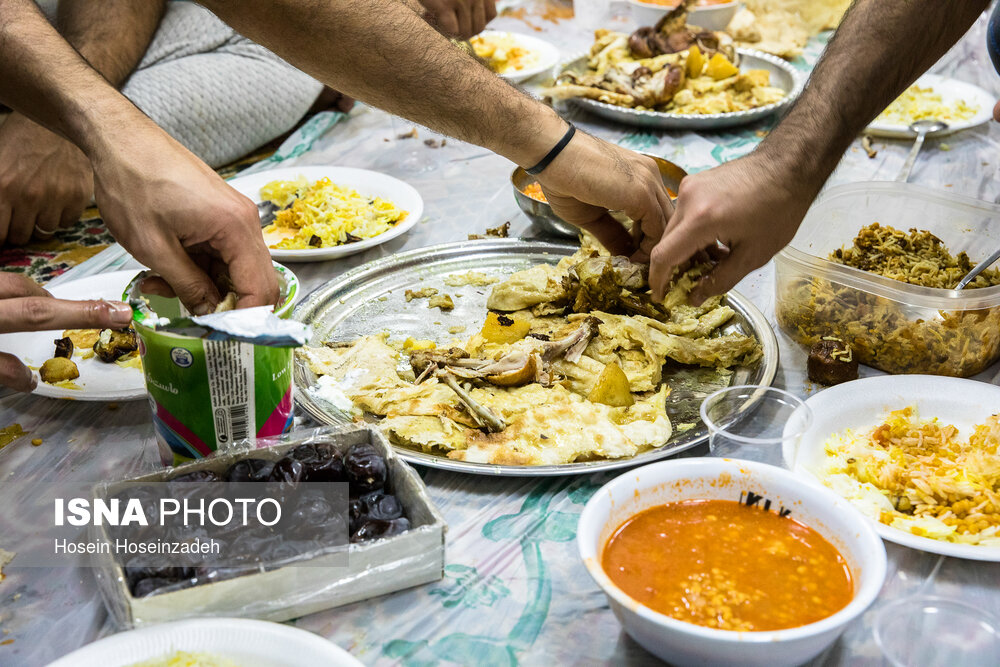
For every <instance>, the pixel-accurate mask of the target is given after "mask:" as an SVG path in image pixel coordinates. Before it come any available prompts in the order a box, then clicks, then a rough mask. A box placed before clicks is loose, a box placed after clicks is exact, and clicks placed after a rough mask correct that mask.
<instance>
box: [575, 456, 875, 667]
mask: <svg viewBox="0 0 1000 667" xmlns="http://www.w3.org/2000/svg"><path fill="white" fill-rule="evenodd" d="M577 544H578V546H579V549H580V556H581V557H582V558H583V562H584V565H585V566H586V568H587V570H588V571H589V572H590V575H591V576H592V577H593V578H594V581H595V582H597V584H598V586H600V587H601V588H602V589H603V590H604V592H605V594H606V595H607V597H608V603H609V604H610V606H611V609H612V611H613V612H614V614H615V616H616V617H617V618H618V620H619V622H620V623H621V624H622V626H623V628H624V629H625V632H627V633H628V634H629V635H631V637H632V638H633V639H634V640H635V641H636V642H638V643H639V644H640V645H642V646H643V647H644V648H645V649H646V650H648V651H649V652H650V653H653V654H654V655H656V656H658V657H660V658H662V659H663V660H666V661H667V662H670V663H671V664H676V665H706V664H740V665H761V666H764V665H766V666H768V667H774V666H778V665H799V664H802V663H804V662H806V661H808V660H810V659H811V658H814V657H815V656H817V655H819V654H820V653H821V652H822V651H823V650H824V649H825V648H827V647H828V646H829V645H830V644H832V643H833V642H834V641H836V640H837V638H838V637H839V636H840V635H841V633H843V631H844V630H845V628H846V627H847V626H848V624H850V623H851V622H852V621H854V620H855V619H856V618H858V617H859V616H860V615H861V614H862V612H864V611H865V609H867V608H868V606H869V605H871V603H872V602H873V601H874V600H875V598H876V596H877V595H878V593H879V591H880V590H881V588H882V583H883V580H884V579H885V572H886V555H885V547H884V546H883V544H882V541H881V539H880V538H879V536H878V534H877V533H876V532H875V530H874V529H873V528H872V526H871V522H869V521H867V520H866V519H865V518H864V516H862V515H861V513H860V512H858V511H857V510H856V509H854V507H852V506H851V504H850V503H849V502H848V501H846V500H844V499H843V498H841V497H840V496H838V495H836V494H834V493H833V492H831V491H829V490H828V489H824V488H816V487H813V486H810V485H808V484H806V483H805V482H802V481H800V480H799V479H797V478H796V477H795V476H794V475H793V474H792V473H791V472H789V471H787V470H783V469H781V468H776V467H774V466H769V465H766V464H762V463H754V462H751V461H738V460H735V459H716V458H706V459H681V460H674V461H664V462H661V463H654V464H651V465H648V466H644V467H642V468H637V469H635V470H632V471H630V472H628V473H625V474H624V475H621V476H620V477H617V478H616V479H614V480H612V481H611V482H609V483H608V484H606V485H604V486H603V487H601V489H600V490H599V491H597V493H596V494H595V495H594V496H593V497H592V498H591V500H590V501H589V502H588V503H587V506H586V508H585V509H584V511H583V514H582V515H581V516H580V524H579V527H578V529H577Z"/></svg>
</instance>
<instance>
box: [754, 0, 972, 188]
mask: <svg viewBox="0 0 1000 667" xmlns="http://www.w3.org/2000/svg"><path fill="white" fill-rule="evenodd" d="M988 4H989V3H988V2H986V1H985V0H966V1H965V2H941V1H940V0H893V1H892V2H886V1H885V0H855V2H854V4H853V6H852V7H851V9H850V11H849V12H848V13H847V15H846V16H845V17H844V20H843V22H842V23H841V25H840V28H839V29H838V30H837V32H836V34H835V35H834V36H833V38H832V39H831V40H830V44H829V45H828V46H827V48H826V51H825V52H824V54H823V56H822V58H821V59H820V61H819V63H818V64H817V65H816V67H815V69H814V70H813V73H812V76H811V77H810V79H809V83H808V85H807V86H806V89H805V91H804V92H803V93H802V96H801V97H800V98H799V100H798V102H797V103H796V104H795V105H794V107H793V108H792V110H791V111H790V112H789V113H788V115H787V116H786V117H785V118H784V119H783V120H782V121H781V123H780V124H779V125H778V127H776V128H775V129H774V130H773V131H772V132H771V133H770V134H769V135H768V137H767V139H765V141H764V142H762V144H761V146H760V149H759V150H760V151H761V152H763V153H766V154H767V155H768V156H769V157H770V158H772V159H774V160H778V161H780V162H782V163H783V164H784V165H786V166H787V167H788V170H789V171H790V172H791V173H796V174H797V175H802V176H803V177H804V178H807V179H808V180H809V181H811V182H810V183H808V185H810V186H812V187H813V188H814V189H817V190H818V188H819V187H821V186H822V184H823V182H825V180H826V178H827V177H828V176H829V175H830V173H831V172H832V171H833V169H834V168H835V167H836V166H837V163H838V162H839V161H840V158H841V156H842V155H843V153H844V151H845V150H847V148H848V146H849V145H850V143H851V141H852V140H853V139H854V137H856V136H857V134H858V133H859V132H860V131H861V130H862V129H864V127H865V126H866V125H867V124H868V123H869V122H871V120H872V119H873V118H875V116H877V115H878V114H879V113H880V112H881V111H882V110H883V109H884V108H885V107H886V106H887V105H888V104H889V103H890V102H892V100H893V99H895V98H896V97H897V96H898V95H899V94H900V93H901V92H902V91H903V90H905V88H906V87H907V86H908V85H910V84H911V83H912V82H913V81H914V80H915V79H916V78H917V77H918V76H919V75H920V74H921V73H923V72H924V71H926V70H927V69H928V68H929V67H930V66H931V65H933V64H934V62H935V61H937V60H938V59H939V58H940V57H941V56H942V55H943V54H944V53H945V52H946V51H947V50H948V49H949V48H950V47H951V46H952V45H953V44H954V43H955V42H956V41H958V39H959V38H960V37H961V36H962V35H963V34H964V33H965V31H966V30H968V28H969V26H970V25H971V24H972V23H973V21H975V19H976V17H977V16H979V14H981V13H982V11H983V10H984V9H985V8H986V6H987V5H988Z"/></svg>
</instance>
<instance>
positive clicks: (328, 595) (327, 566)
mask: <svg viewBox="0 0 1000 667" xmlns="http://www.w3.org/2000/svg"><path fill="white" fill-rule="evenodd" d="M273 442H277V443H278V444H273V445H270V446H267V447H261V448H257V449H247V450H242V451H239V452H231V453H223V454H218V455H216V456H215V457H212V458H209V459H202V460H199V461H195V462H192V463H188V464H185V465H182V466H178V467H176V468H169V469H164V470H162V471H157V472H154V473H150V474H147V475H143V476H141V477H136V478H132V479H128V480H122V481H120V482H116V483H113V484H108V485H106V486H104V487H103V488H99V489H98V490H97V493H96V494H95V495H96V496H97V497H104V498H108V497H110V496H113V495H115V494H116V493H118V492H120V491H121V490H122V489H124V488H129V487H132V485H134V484H135V483H143V482H145V483H149V482H165V481H168V480H175V481H176V479H177V478H178V477H181V476H185V477H184V480H185V481H188V480H190V481H197V482H198V483H202V480H208V481H204V482H203V483H206V484H212V483H216V484H221V483H225V482H224V481H221V480H226V479H227V478H232V479H234V481H275V480H277V479H279V478H281V477H282V475H287V474H288V472H289V470H290V469H296V468H297V466H298V464H293V463H292V460H293V459H296V458H297V459H299V460H300V461H305V462H306V465H312V466H314V467H316V466H319V467H324V466H328V465H329V464H330V461H329V460H324V459H330V458H333V459H336V460H334V461H333V464H336V465H337V466H340V465H341V464H344V467H345V468H347V469H350V465H351V463H352V461H354V460H356V459H359V457H360V461H361V462H362V464H369V463H371V459H380V458H381V459H384V462H385V469H386V472H387V480H386V482H385V485H384V486H385V488H384V491H385V493H384V494H383V493H368V494H367V496H366V497H362V498H360V499H359V498H358V497H356V496H355V497H353V498H352V501H351V506H350V519H349V520H350V524H351V532H350V534H351V542H350V544H346V545H344V544H341V545H340V546H338V547H336V548H333V549H331V548H322V549H317V550H316V551H315V552H312V553H302V554H297V555H296V556H295V558H294V563H289V564H286V565H278V566H271V567H266V566H261V567H258V568H256V569H255V570H254V571H251V572H249V573H243V572H241V573H239V574H234V573H233V572H232V571H230V572H216V571H211V572H208V573H207V575H206V574H205V573H200V574H197V575H196V573H195V572H192V571H190V568H179V567H172V568H130V567H127V566H123V565H122V564H121V563H120V562H119V560H118V559H117V558H116V557H115V556H113V555H106V556H97V558H99V559H100V561H99V564H98V565H97V571H96V572H97V579H98V585H99V588H100V590H101V594H102V596H103V597H104V601H105V604H106V605H107V607H108V610H109V612H110V614H111V616H112V617H113V618H114V619H115V622H116V623H117V624H118V625H119V626H122V627H135V626H141V625H146V624H151V623H161V622H164V621H170V620H175V619H180V618H192V617H198V616H240V617H246V618H257V619H263V620H270V621H285V620H288V619H291V618H296V617H299V616H304V615H306V614H311V613H315V612H318V611H322V610H324V609H330V608H332V607H338V606H340V605H345V604H350V603H352V602H357V601H359V600H364V599H367V598H371V597H375V596H378V595H384V594H386V593H392V592H394V591H398V590H402V589H404V588H410V587H412V586H417V585H420V584H424V583H428V582H431V581H436V580H438V579H441V577H442V576H443V569H444V534H445V530H446V528H447V526H446V524H445V522H444V519H443V517H442V516H441V514H440V513H439V512H438V510H437V508H435V507H434V505H433V504H432V502H431V499H430V497H429V496H428V494H427V489H426V487H425V486H424V483H423V481H422V480H421V479H420V477H419V476H418V475H417V473H416V472H415V471H414V470H413V468H411V467H410V466H409V465H408V464H406V463H405V462H404V461H402V460H400V459H399V458H397V457H396V456H395V455H394V454H393V451H392V447H390V446H389V444H388V443H387V441H386V440H385V438H384V436H383V435H382V434H381V433H380V432H379V431H378V430H377V429H372V428H346V429H344V428H331V427H327V428H321V429H313V430H308V431H300V432H293V433H289V434H286V435H284V436H281V437H280V438H275V439H274V440H273ZM372 450H374V451H372ZM317 452H318V455H317ZM351 457H353V459H352V458H351ZM241 461H243V463H240V462H241ZM271 462H273V465H272V463H271ZM374 463H376V464H379V465H380V462H379V461H378V460H376V461H374ZM236 464H239V465H236ZM307 469H308V468H307ZM341 470H343V468H341ZM192 473H194V474H192ZM237 477H238V478H239V479H235V478H237ZM211 480H219V481H214V482H213V481H211ZM353 484H354V482H353V478H352V486H351V491H352V496H354V495H355V491H356V490H355V487H354V485H353ZM132 488H134V487H132ZM379 490H380V491H381V490H382V489H379ZM364 491H370V490H369V489H364ZM369 513H370V517H374V518H373V519H371V520H369V519H370V517H369ZM91 537H92V538H95V539H98V540H104V541H110V540H112V539H113V536H112V535H111V534H110V533H109V532H108V529H107V528H104V527H97V528H95V529H94V532H93V533H92V534H91ZM345 551H346V556H347V558H346V562H345ZM112 552H113V550H112ZM216 569H217V570H223V569H224V568H216ZM163 570H170V572H168V573H164V572H163ZM181 570H184V571H181ZM168 575H169V576H168ZM192 575H196V576H192ZM220 575H221V576H220Z"/></svg>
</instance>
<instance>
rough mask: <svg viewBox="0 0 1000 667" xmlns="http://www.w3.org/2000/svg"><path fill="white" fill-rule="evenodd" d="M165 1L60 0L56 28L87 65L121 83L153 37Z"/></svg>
mask: <svg viewBox="0 0 1000 667" xmlns="http://www.w3.org/2000/svg"><path fill="white" fill-rule="evenodd" d="M166 4H167V3H166V0H62V1H61V2H60V3H59V13H58V15H57V18H56V27H57V28H58V29H59V33H60V34H61V35H62V36H63V37H64V38H65V39H66V41H67V42H69V43H70V44H71V45H72V46H73V48H75V49H76V50H77V52H78V53H79V54H80V55H81V56H83V58H84V59H85V60H86V61H87V62H88V63H90V66H91V67H93V68H94V69H95V70H97V71H98V72H100V73H101V74H102V75H103V76H104V78H105V79H107V80H108V82H109V83H111V84H112V85H113V86H115V87H118V86H121V85H122V83H124V82H125V79H127V78H128V76H129V75H130V74H131V73H132V70H134V69H135V67H136V65H138V64H139V61H141V60H142V56H143V55H144V54H145V53H146V49H147V48H149V43H150V42H151V41H152V40H153V35H154V34H155V33H156V28H157V26H159V24H160V19H161V18H162V17H163V10H164V8H165V7H166Z"/></svg>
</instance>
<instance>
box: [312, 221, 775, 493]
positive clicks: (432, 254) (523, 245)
mask: <svg viewBox="0 0 1000 667" xmlns="http://www.w3.org/2000/svg"><path fill="white" fill-rule="evenodd" d="M578 248H579V246H578V245H575V244H568V243H551V242H547V241H534V240H530V239H489V240H477V241H457V242H452V243H443V244H439V245H433V246H427V247H424V248H417V249H415V250H409V251H406V252H401V253H397V254H395V255H390V256H387V257H382V258H379V259H377V260H374V261H372V262H369V263H367V264H363V265H361V266H359V267H356V268H354V269H352V270H350V271H347V272H346V273H343V274H341V276H340V277H339V278H337V279H335V280H333V281H331V282H329V283H327V284H325V285H321V286H320V287H318V288H316V289H315V290H313V291H312V292H311V293H309V295H307V296H306V297H305V298H304V299H303V300H302V301H301V302H300V303H299V304H298V305H297V306H296V307H295V311H294V313H293V317H294V318H295V319H297V320H300V321H303V322H306V323H311V319H312V317H311V315H312V314H313V312H314V311H315V310H316V309H317V308H318V307H320V306H321V305H322V304H324V303H326V302H328V301H329V300H331V299H335V298H337V296H336V295H337V293H338V292H339V291H342V290H344V289H345V288H351V287H353V286H357V285H358V284H359V283H361V282H362V281H363V279H364V277H365V276H367V275H371V276H372V277H375V276H378V275H381V274H382V273H383V272H384V271H386V270H387V269H388V270H391V269H392V268H393V267H394V266H399V267H400V268H402V267H403V266H405V265H406V264H408V263H412V262H414V261H417V260H425V261H426V260H431V259H434V258H444V257H449V256H468V255H469V254H470V252H469V251H473V252H476V251H478V252H481V253H484V254H485V253H495V252H498V251H507V252H514V253H551V254H553V255H556V256H568V255H571V254H572V253H573V252H575V251H576V250H577V249H578ZM726 304H727V305H728V306H730V307H731V308H733V309H734V310H736V311H737V313H738V314H740V315H742V316H743V317H744V318H745V319H746V320H747V322H748V323H749V324H750V326H751V329H752V330H753V333H754V335H755V336H756V337H757V339H758V340H759V341H760V344H761V346H762V348H763V357H762V359H761V361H760V367H759V371H758V374H759V376H760V377H759V380H757V384H761V385H764V386H770V385H771V384H772V382H774V378H775V375H776V374H777V370H778V340H777V338H776V337H775V334H774V330H773V329H772V328H771V326H770V324H768V322H767V319H766V318H765V317H764V315H763V313H761V312H760V310H758V309H757V307H756V306H754V305H753V304H752V303H751V302H750V301H749V300H748V299H747V298H746V297H744V296H743V295H741V294H739V293H738V292H736V291H731V292H729V294H728V295H727V296H726ZM294 383H295V385H296V391H295V402H296V403H297V404H298V405H299V407H300V408H302V409H303V410H305V412H306V413H308V414H309V415H310V416H311V417H313V418H314V419H316V420H317V421H318V422H320V423H322V424H333V425H342V424H345V422H343V421H340V420H337V419H335V418H333V417H332V416H331V415H330V414H329V413H327V412H325V411H324V410H323V409H322V408H321V406H319V405H318V404H317V403H316V402H315V401H314V400H313V399H312V396H311V395H310V394H309V393H308V392H307V391H305V389H306V388H305V387H302V386H299V377H298V373H295V374H294ZM707 441H708V434H707V433H703V434H701V435H700V436H698V437H695V438H692V439H691V440H688V441H680V442H677V443H674V444H673V445H669V444H668V445H664V446H663V447H660V448H657V449H651V450H649V451H646V452H642V453H641V454H638V455H636V456H633V457H630V458H626V459H604V460H600V461H587V462H582V463H564V464H559V465H545V466H509V465H494V464H488V463H470V462H467V461H455V460H452V459H448V458H445V457H442V456H435V455H433V454H426V453H424V452H418V451H414V450H411V449H406V448H404V447H398V446H396V445H391V447H392V449H393V451H395V453H396V455H397V456H399V458H401V459H403V460H404V461H407V462H408V463H413V464H418V465H422V466H427V467H429V468H438V469H441V470H450V471H452V472H464V473H471V474H476V475H496V476H511V477H550V476H558V475H576V474H586V473H596V472H604V471H607V470H616V469H620V468H630V467H634V466H638V465H644V464H646V463H652V462H653V461H657V460H659V459H662V458H666V457H668V456H673V455H675V454H679V453H681V452H683V451H686V450H688V449H691V448H693V447H697V446H698V445H701V444H703V443H705V442H707Z"/></svg>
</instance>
